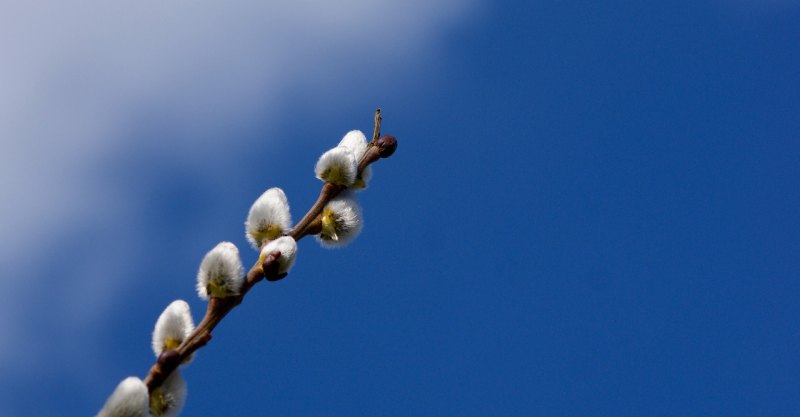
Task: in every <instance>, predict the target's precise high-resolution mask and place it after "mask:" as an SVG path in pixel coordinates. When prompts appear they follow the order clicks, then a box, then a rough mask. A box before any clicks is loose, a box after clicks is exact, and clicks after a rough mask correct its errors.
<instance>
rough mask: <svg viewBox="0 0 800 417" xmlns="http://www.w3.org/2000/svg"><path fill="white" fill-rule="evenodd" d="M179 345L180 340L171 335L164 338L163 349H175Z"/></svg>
mask: <svg viewBox="0 0 800 417" xmlns="http://www.w3.org/2000/svg"><path fill="white" fill-rule="evenodd" d="M180 345H181V341H180V340H178V339H175V338H172V337H168V338H167V339H166V340H164V350H170V349H177V348H178V346H180Z"/></svg>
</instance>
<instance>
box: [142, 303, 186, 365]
mask: <svg viewBox="0 0 800 417" xmlns="http://www.w3.org/2000/svg"><path fill="white" fill-rule="evenodd" d="M192 330H194V321H193V320H192V313H191V311H190V310H189V304H187V303H186V301H183V300H175V301H173V302H172V303H171V304H170V305H168V306H167V308H166V309H164V312H163V313H161V315H160V316H159V317H158V320H157V321H156V326H155V328H154V329H153V343H152V345H153V353H155V354H156V357H158V356H159V355H161V353H162V352H164V351H165V350H170V349H177V348H178V346H180V344H181V343H183V341H184V340H186V338H187V337H189V335H190V334H192Z"/></svg>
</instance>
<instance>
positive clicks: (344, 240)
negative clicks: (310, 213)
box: [317, 191, 364, 248]
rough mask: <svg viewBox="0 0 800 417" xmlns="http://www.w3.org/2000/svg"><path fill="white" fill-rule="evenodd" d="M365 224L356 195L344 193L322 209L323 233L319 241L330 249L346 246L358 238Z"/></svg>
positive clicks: (349, 192) (318, 238) (319, 236)
mask: <svg viewBox="0 0 800 417" xmlns="http://www.w3.org/2000/svg"><path fill="white" fill-rule="evenodd" d="M363 224H364V222H363V219H362V216H361V206H360V205H359V204H358V200H356V198H355V194H354V193H353V192H352V191H344V192H342V193H341V194H339V195H338V196H337V197H336V198H334V199H333V200H331V201H330V202H328V204H326V205H325V208H324V209H322V232H320V234H319V235H318V236H317V240H319V242H320V244H322V246H324V247H328V248H335V247H342V246H345V245H347V244H348V243H350V242H351V241H352V240H353V239H355V238H356V236H358V234H359V233H360V232H361V228H362V227H363Z"/></svg>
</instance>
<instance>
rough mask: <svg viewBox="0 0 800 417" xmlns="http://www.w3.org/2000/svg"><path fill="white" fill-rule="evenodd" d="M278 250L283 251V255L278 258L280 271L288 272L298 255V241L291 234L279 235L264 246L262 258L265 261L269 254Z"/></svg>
mask: <svg viewBox="0 0 800 417" xmlns="http://www.w3.org/2000/svg"><path fill="white" fill-rule="evenodd" d="M276 250H277V251H280V252H281V257H280V258H278V273H279V274H285V273H288V272H289V270H290V269H292V266H293V265H294V260H295V258H296V257H297V242H295V241H294V239H292V237H291V236H283V237H279V238H277V239H275V240H273V241H271V242H269V243H267V244H266V245H265V246H264V249H262V250H261V257H260V260H261V261H263V260H264V258H265V257H266V256H267V255H269V254H270V253H271V252H273V251H276Z"/></svg>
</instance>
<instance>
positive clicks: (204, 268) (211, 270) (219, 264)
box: [197, 242, 244, 300]
mask: <svg viewBox="0 0 800 417" xmlns="http://www.w3.org/2000/svg"><path fill="white" fill-rule="evenodd" d="M243 283H244V267H243V266H242V261H241V260H240V259H239V249H236V246H235V245H234V244H233V243H231V242H222V243H220V244H218V245H217V246H216V247H214V249H211V250H210V251H209V252H208V253H207V254H206V256H205V257H204V258H203V262H201V263H200V270H199V271H198V272H197V294H198V295H199V296H200V298H202V299H204V300H208V298H209V297H220V298H224V297H230V296H235V295H239V290H240V289H241V288H242V284H243Z"/></svg>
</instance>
